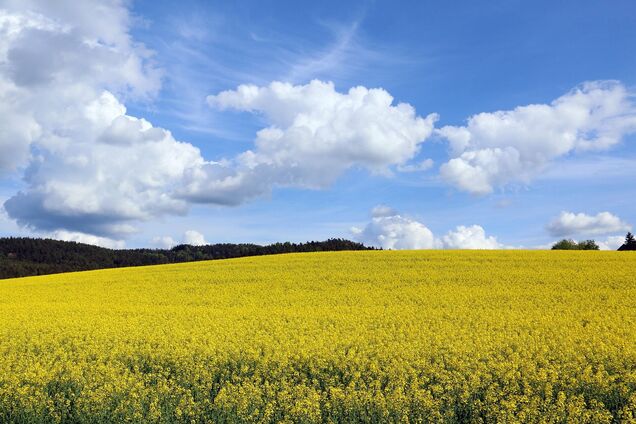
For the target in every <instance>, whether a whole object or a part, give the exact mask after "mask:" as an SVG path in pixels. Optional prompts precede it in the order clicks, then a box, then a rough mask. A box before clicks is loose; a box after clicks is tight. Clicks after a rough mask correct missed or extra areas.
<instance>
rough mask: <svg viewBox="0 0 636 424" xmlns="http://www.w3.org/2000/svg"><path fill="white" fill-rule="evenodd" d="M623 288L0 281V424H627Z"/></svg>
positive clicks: (392, 280) (546, 282)
mask: <svg viewBox="0 0 636 424" xmlns="http://www.w3.org/2000/svg"><path fill="white" fill-rule="evenodd" d="M634 270H636V255H631V254H629V252H626V253H622V252H583V251H563V252H556V251H550V252H532V251H498V252H481V251H453V252H450V251H416V252H392V251H370V252H338V253H310V254H291V255H279V256H267V257H253V258H241V259H233V260H224V261H212V262H198V263H189V264H178V265H163V266H156V267H141V268H129V269H114V270H103V271H89V272H81V273H71V274H60V275H52V276H45V277H31V278H23V279H15V280H5V281H0V422H2V423H5V422H6V423H11V422H18V423H21V422H24V423H37V422H51V423H62V422H85V423H100V422H103V423H110V422H155V423H161V422H184V423H199V422H288V423H314V422H324V423H336V422H404V423H426V422H434V423H437V422H470V423H485V422H504V423H505V422H507V423H513V422H533V423H553V422H577V423H578V422H589V423H597V422H600V423H602V422H607V423H610V422H636V274H635V271H634Z"/></svg>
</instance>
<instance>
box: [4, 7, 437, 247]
mask: <svg viewBox="0 0 636 424" xmlns="http://www.w3.org/2000/svg"><path fill="white" fill-rule="evenodd" d="M67 3H68V4H64V2H62V3H59V2H56V3H54V4H52V3H50V2H47V1H43V0H42V1H28V0H27V1H9V2H6V8H5V9H2V11H0V171H5V172H14V171H15V170H20V171H22V170H24V178H23V179H24V181H25V187H24V188H23V189H22V190H21V191H20V192H19V193H16V194H15V195H14V196H12V197H11V198H9V199H8V200H7V201H6V202H4V209H5V210H6V211H7V213H8V215H9V216H10V217H11V218H12V219H13V220H15V221H16V222H18V224H20V225H21V226H23V227H27V228H29V229H30V230H32V231H39V232H53V231H59V230H65V231H72V232H78V233H83V234H93V235H95V236H100V237H107V238H117V239H120V238H125V237H127V236H128V235H129V234H131V233H132V232H134V231H136V227H135V225H136V223H137V222H139V221H145V220H149V219H153V218H155V217H158V216H162V215H166V214H185V213H186V212H187V211H188V208H189V205H190V203H191V202H199V203H214V204H222V205H236V204H240V203H242V202H244V201H246V200H249V199H251V198H254V197H258V196H261V195H264V194H267V193H268V192H269V191H271V190H272V188H274V187H276V186H295V187H309V188H323V187H327V186H328V185H329V184H331V183H333V182H334V180H335V179H336V178H337V177H338V176H339V175H340V174H341V173H342V172H344V171H345V170H346V169H348V168H351V167H363V168H367V169H369V170H371V171H372V172H380V173H389V172H390V170H389V168H390V167H392V166H395V165H400V164H404V163H405V162H406V161H408V160H410V159H412V157H413V156H414V155H415V154H416V153H417V150H418V147H419V144H420V143H421V142H422V141H423V140H424V139H426V138H427V137H428V136H429V135H430V134H431V132H432V129H433V122H434V120H435V116H433V115H431V116H429V117H427V118H426V119H424V118H420V117H418V116H416V115H415V111H414V110H413V108H412V107H411V106H409V105H406V104H398V105H392V101H393V99H392V98H391V96H390V95H389V94H388V93H387V92H386V91H384V90H382V89H373V90H369V89H366V88H364V87H356V88H353V89H351V90H349V92H348V93H344V94H343V93H338V92H336V90H335V89H334V86H333V84H330V83H323V82H320V81H314V82H312V83H310V84H307V85H304V86H292V85H289V84H283V83H272V84H271V85H270V86H268V87H262V88H259V87H255V86H241V87H239V89H237V90H236V91H227V92H223V93H221V94H219V95H218V96H211V97H210V98H209V101H210V103H213V104H216V105H217V106H219V107H221V108H229V107H231V108H234V109H239V110H250V111H255V112H258V113H262V114H264V115H265V117H266V118H267V119H268V120H269V121H270V123H271V126H269V127H267V128H265V129H263V130H261V131H259V132H258V134H257V137H256V141H255V147H254V149H252V150H249V151H246V152H244V153H242V154H240V155H238V156H236V157H234V158H230V159H229V160H221V161H218V162H213V161H206V160H205V159H204V158H203V157H202V156H201V153H200V151H199V150H198V149H197V148H196V147H194V146H193V145H191V144H188V143H184V142H179V141H178V140H175V139H174V137H173V136H172V134H171V133H170V132H169V131H167V130H164V129H162V128H157V127H154V126H153V125H152V124H150V123H149V122H148V121H146V120H144V119H141V118H137V117H134V116H131V115H129V114H128V113H127V111H126V107H125V106H124V101H125V100H126V99H129V98H131V97H133V98H146V97H151V96H153V95H154V94H155V93H156V92H157V90H158V89H159V87H160V75H161V72H160V71H159V70H158V69H156V68H155V67H154V66H153V63H152V60H151V59H152V57H151V56H152V54H151V52H149V51H148V50H147V49H145V48H144V46H143V45H141V44H140V43H138V42H135V41H134V40H133V39H132V37H131V36H130V25H131V21H132V20H131V18H130V14H129V12H128V10H127V9H126V7H125V5H126V3H125V2H117V1H115V2H112V3H110V2H106V3H104V2H97V1H87V2H82V4H81V5H76V4H75V3H76V2H71V1H70V0H69V1H68V2H67ZM96 9H99V10H100V13H94V11H95V10H96Z"/></svg>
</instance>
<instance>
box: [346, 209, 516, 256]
mask: <svg viewBox="0 0 636 424" xmlns="http://www.w3.org/2000/svg"><path fill="white" fill-rule="evenodd" d="M351 232H352V234H353V235H354V237H355V238H356V240H358V241H360V242H362V243H364V244H366V245H370V246H376V247H381V248H383V249H396V250H399V249H504V248H505V246H503V245H501V244H500V243H499V242H497V239H496V238H495V237H492V236H490V237H488V236H486V232H485V231H484V229H483V228H482V227H480V226H479V225H472V226H463V225H460V226H458V227H457V228H456V229H455V230H454V231H449V232H448V233H447V234H446V235H445V236H443V237H442V238H441V239H438V238H436V237H435V236H434V235H433V232H432V231H431V230H430V229H428V228H427V227H426V226H425V225H424V224H422V223H421V222H419V221H416V220H414V219H412V218H408V217H405V216H402V215H400V214H399V213H398V212H396V211H395V210H393V209H391V208H390V207H388V206H386V205H379V206H376V207H375V208H373V210H372V219H371V222H369V223H368V224H367V225H366V226H365V227H364V228H357V227H353V228H351Z"/></svg>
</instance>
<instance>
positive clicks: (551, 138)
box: [437, 81, 636, 194]
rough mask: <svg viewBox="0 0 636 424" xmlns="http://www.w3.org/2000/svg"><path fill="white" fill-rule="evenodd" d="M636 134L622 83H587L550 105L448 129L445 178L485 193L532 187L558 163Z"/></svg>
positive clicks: (635, 112)
mask: <svg viewBox="0 0 636 424" xmlns="http://www.w3.org/2000/svg"><path fill="white" fill-rule="evenodd" d="M634 132H636V105H635V104H634V102H633V95H632V94H631V93H630V92H629V91H628V90H627V89H626V88H625V87H624V86H623V85H622V84H621V83H619V82H616V81H596V82H588V83H585V84H582V85H581V86H579V87H577V88H575V89H574V90H572V91H571V92H569V93H567V94H565V95H563V96H561V97H559V98H558V99H556V100H554V101H553V102H552V103H550V104H533V105H528V106H520V107H517V108H515V109H514V110H508V111H498V112H493V113H480V114H478V115H474V116H472V117H470V118H469V119H468V123H467V124H466V125H465V126H445V127H443V128H441V129H439V130H438V131H437V133H438V134H439V135H440V136H441V137H443V138H445V139H446V140H448V142H449V144H450V150H451V154H452V156H453V158H452V159H451V160H449V161H448V162H447V163H445V164H443V165H442V166H441V168H440V172H441V176H442V178H443V179H444V180H446V181H447V182H448V183H450V184H452V185H454V186H455V187H457V188H458V189H460V190H464V191H467V192H470V193H474V194H486V193H490V192H492V191H493V190H494V189H495V188H497V187H504V186H506V185H508V184H510V183H528V182H529V181H530V180H531V179H532V178H533V177H534V176H535V175H536V174H538V173H539V172H541V171H542V170H543V169H545V167H546V166H547V165H548V164H549V163H550V162H551V161H552V160H554V159H556V158H559V157H562V156H564V155H567V154H569V153H572V152H581V151H590V150H604V149H607V148H609V147H611V146H614V145H615V144H617V143H619V142H620V141H621V140H622V139H623V138H624V137H625V135H627V134H630V133H634Z"/></svg>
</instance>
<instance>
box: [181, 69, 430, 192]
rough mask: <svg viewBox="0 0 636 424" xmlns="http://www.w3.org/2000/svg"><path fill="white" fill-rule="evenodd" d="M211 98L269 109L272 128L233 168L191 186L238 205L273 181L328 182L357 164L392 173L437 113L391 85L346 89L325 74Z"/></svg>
mask: <svg viewBox="0 0 636 424" xmlns="http://www.w3.org/2000/svg"><path fill="white" fill-rule="evenodd" d="M208 103H209V104H210V105H212V106H214V107H217V108H220V109H235V110H239V111H248V112H252V113H258V114H262V115H263V116H264V118H265V119H266V120H267V121H268V122H269V124H270V126H269V127H266V128H264V129H262V130H260V131H258V133H257V135H256V140H255V148H254V149H253V150H248V151H246V152H244V153H243V154H241V155H239V156H238V157H236V158H235V159H234V160H233V163H232V164H231V166H222V165H219V164H213V165H210V166H209V167H206V168H204V172H205V173H206V174H207V175H206V176H205V177H204V178H202V180H203V181H204V183H201V182H200V181H201V178H199V179H198V180H197V179H195V181H194V182H193V184H192V185H191V186H189V187H188V189H187V191H186V192H185V195H186V196H188V197H190V198H192V199H194V200H196V201H206V200H208V201H213V202H219V200H221V201H222V202H224V203H238V202H240V201H242V200H244V198H245V197H252V196H256V195H259V194H262V193H264V192H267V191H269V190H270V189H271V188H272V187H273V186H296V187H305V188H324V187H327V186H329V185H330V184H332V183H333V182H334V181H335V180H336V179H337V178H338V176H340V175H341V174H342V173H343V172H344V171H345V170H347V169H349V168H352V167H362V168H366V169H368V170H370V171H371V172H374V173H381V174H388V173H390V169H389V167H391V166H393V165H403V164H405V163H406V162H407V161H409V160H410V159H412V158H413V157H414V156H415V154H416V153H417V152H418V150H419V146H420V144H421V143H422V142H423V141H424V140H425V139H426V138H428V137H429V136H430V134H431V133H432V130H433V124H434V122H435V120H436V119H437V117H436V115H429V116H427V117H426V118H422V117H419V116H417V115H416V114H415V110H414V109H413V107H411V106H410V105H408V104H405V103H399V104H397V105H393V98H392V97H391V95H390V94H389V93H387V92H386V91H385V90H383V89H367V88H365V87H354V88H351V89H350V90H349V91H348V92H347V93H339V92H337V91H336V90H335V87H334V85H333V83H329V82H322V81H317V80H314V81H312V82H310V83H309V84H306V85H291V84H287V83H282V82H273V83H271V84H270V85H269V86H267V87H257V86H254V85H241V86H239V87H238V88H237V89H236V90H230V91H224V92H222V93H219V94H218V95H215V96H209V97H208ZM219 193H221V199H219Z"/></svg>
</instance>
